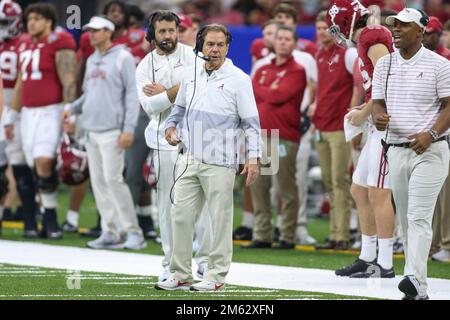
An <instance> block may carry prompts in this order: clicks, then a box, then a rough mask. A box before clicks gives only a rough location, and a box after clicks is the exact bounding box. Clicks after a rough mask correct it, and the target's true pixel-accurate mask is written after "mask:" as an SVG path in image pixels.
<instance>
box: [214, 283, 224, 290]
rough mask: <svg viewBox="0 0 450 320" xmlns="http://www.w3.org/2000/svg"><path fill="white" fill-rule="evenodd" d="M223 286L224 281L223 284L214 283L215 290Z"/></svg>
mask: <svg viewBox="0 0 450 320" xmlns="http://www.w3.org/2000/svg"><path fill="white" fill-rule="evenodd" d="M222 287H223V283H221V284H215V285H214V290H219V289H220V288H222Z"/></svg>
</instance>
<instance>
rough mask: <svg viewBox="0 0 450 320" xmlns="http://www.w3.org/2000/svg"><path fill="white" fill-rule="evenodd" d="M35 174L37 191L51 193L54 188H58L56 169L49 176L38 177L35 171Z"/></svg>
mask: <svg viewBox="0 0 450 320" xmlns="http://www.w3.org/2000/svg"><path fill="white" fill-rule="evenodd" d="M35 175H36V185H37V188H38V190H39V192H42V193H52V192H55V191H56V189H57V188H58V183H59V180H58V174H57V173H56V171H53V172H52V174H51V175H50V176H49V177H40V176H38V175H37V173H36V172H35Z"/></svg>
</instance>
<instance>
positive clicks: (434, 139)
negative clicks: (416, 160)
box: [428, 129, 439, 142]
mask: <svg viewBox="0 0 450 320" xmlns="http://www.w3.org/2000/svg"><path fill="white" fill-rule="evenodd" d="M428 132H429V133H430V135H431V138H432V139H433V142H435V141H436V140H437V139H439V133H438V132H437V131H436V130H433V129H431V130H430V131H428Z"/></svg>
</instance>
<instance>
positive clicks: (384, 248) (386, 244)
mask: <svg viewBox="0 0 450 320" xmlns="http://www.w3.org/2000/svg"><path fill="white" fill-rule="evenodd" d="M393 247H394V238H387V239H378V260H377V263H378V264H379V265H380V266H381V267H382V268H383V269H387V270H388V269H390V268H392V258H393V257H392V255H393Z"/></svg>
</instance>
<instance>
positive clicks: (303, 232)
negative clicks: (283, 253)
mask: <svg viewBox="0 0 450 320" xmlns="http://www.w3.org/2000/svg"><path fill="white" fill-rule="evenodd" d="M316 243H317V240H316V239H314V238H313V237H311V236H310V235H309V233H308V229H306V227H304V226H302V227H299V228H298V231H297V244H300V245H304V246H312V245H315V244H316Z"/></svg>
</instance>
